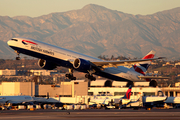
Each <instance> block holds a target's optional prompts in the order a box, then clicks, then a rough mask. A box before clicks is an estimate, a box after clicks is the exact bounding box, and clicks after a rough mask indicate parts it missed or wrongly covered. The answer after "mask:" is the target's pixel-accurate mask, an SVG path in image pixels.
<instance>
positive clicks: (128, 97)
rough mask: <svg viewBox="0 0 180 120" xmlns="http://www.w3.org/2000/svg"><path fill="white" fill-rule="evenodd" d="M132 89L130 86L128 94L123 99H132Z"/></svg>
mask: <svg viewBox="0 0 180 120" xmlns="http://www.w3.org/2000/svg"><path fill="white" fill-rule="evenodd" d="M131 89H132V86H131V85H130V86H129V89H128V90H127V92H126V94H125V95H124V97H122V98H123V99H128V100H129V99H130V96H131Z"/></svg>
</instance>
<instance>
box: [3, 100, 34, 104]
mask: <svg viewBox="0 0 180 120" xmlns="http://www.w3.org/2000/svg"><path fill="white" fill-rule="evenodd" d="M29 102H34V100H26V101H25V100H7V101H6V102H5V103H11V104H25V103H29Z"/></svg>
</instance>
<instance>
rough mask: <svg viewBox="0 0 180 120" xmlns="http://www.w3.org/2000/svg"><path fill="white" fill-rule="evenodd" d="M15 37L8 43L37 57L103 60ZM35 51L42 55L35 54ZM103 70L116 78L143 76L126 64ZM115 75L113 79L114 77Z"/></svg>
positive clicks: (18, 50)
mask: <svg viewBox="0 0 180 120" xmlns="http://www.w3.org/2000/svg"><path fill="white" fill-rule="evenodd" d="M13 39H14V40H9V41H8V42H7V43H8V45H9V46H10V47H12V48H13V49H14V50H15V51H16V52H19V53H23V54H26V55H30V56H33V57H37V58H40V59H47V60H48V59H58V60H63V61H69V62H70V63H72V62H73V61H74V59H76V58H82V59H84V60H87V61H90V62H91V61H93V62H100V61H103V60H101V59H98V58H95V57H91V56H87V55H84V54H81V53H77V52H74V51H71V50H67V49H64V48H61V47H57V46H54V45H50V44H47V43H44V42H41V41H37V40H34V39H27V38H13ZM29 41H30V42H29ZM35 53H37V54H40V55H35ZM42 56H43V58H42ZM102 72H103V73H107V74H109V75H113V77H115V79H118V77H119V78H125V79H127V80H130V81H139V80H140V79H139V78H138V76H142V74H140V73H138V72H136V71H134V70H132V69H129V68H127V67H124V66H118V67H108V68H105V69H104V70H102ZM113 77H112V79H114V78H113ZM110 78H111V77H110Z"/></svg>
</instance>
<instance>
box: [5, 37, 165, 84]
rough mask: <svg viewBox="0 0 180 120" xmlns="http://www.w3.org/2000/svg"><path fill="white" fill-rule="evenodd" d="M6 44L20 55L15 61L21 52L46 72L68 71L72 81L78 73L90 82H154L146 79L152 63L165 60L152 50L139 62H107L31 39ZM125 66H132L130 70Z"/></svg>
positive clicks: (12, 40)
mask: <svg viewBox="0 0 180 120" xmlns="http://www.w3.org/2000/svg"><path fill="white" fill-rule="evenodd" d="M7 44H8V45H9V46H10V47H11V48H12V49H14V51H15V52H16V53H17V55H18V57H16V60H19V59H20V57H19V54H20V53H22V54H25V55H29V56H32V57H36V58H39V61H38V65H39V66H40V67H41V68H43V69H47V70H52V69H55V68H56V67H57V66H62V67H66V68H69V73H68V74H66V77H68V78H69V79H71V80H75V79H76V77H74V76H73V71H74V70H76V71H79V72H84V73H86V74H85V77H86V78H88V79H89V80H96V78H95V77H94V76H93V74H94V75H98V76H101V77H105V78H108V79H111V80H116V81H127V82H128V83H129V84H133V81H143V80H144V79H145V80H149V79H151V76H145V72H146V70H147V68H148V67H149V65H150V62H151V60H157V59H163V58H164V57H158V58H154V55H155V51H153V50H152V51H151V52H149V53H148V54H147V55H146V56H144V57H143V58H142V59H140V60H122V61H104V60H101V59H98V58H95V57H91V56H88V55H84V54H82V53H78V52H74V51H72V50H68V49H65V48H61V47H58V46H55V45H50V44H47V43H44V42H42V41H38V40H34V39H31V38H12V39H11V40H9V41H8V42H7ZM134 64H135V65H134ZM124 65H133V66H132V67H131V68H127V67H124ZM144 77H146V78H144ZM161 79H163V78H161ZM153 82H154V81H153ZM156 84H157V83H156Z"/></svg>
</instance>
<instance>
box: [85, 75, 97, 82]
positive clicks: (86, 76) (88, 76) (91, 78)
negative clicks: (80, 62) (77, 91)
mask: <svg viewBox="0 0 180 120" xmlns="http://www.w3.org/2000/svg"><path fill="white" fill-rule="evenodd" d="M85 78H88V79H89V80H91V81H95V80H96V78H95V77H93V75H90V74H86V75H85Z"/></svg>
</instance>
